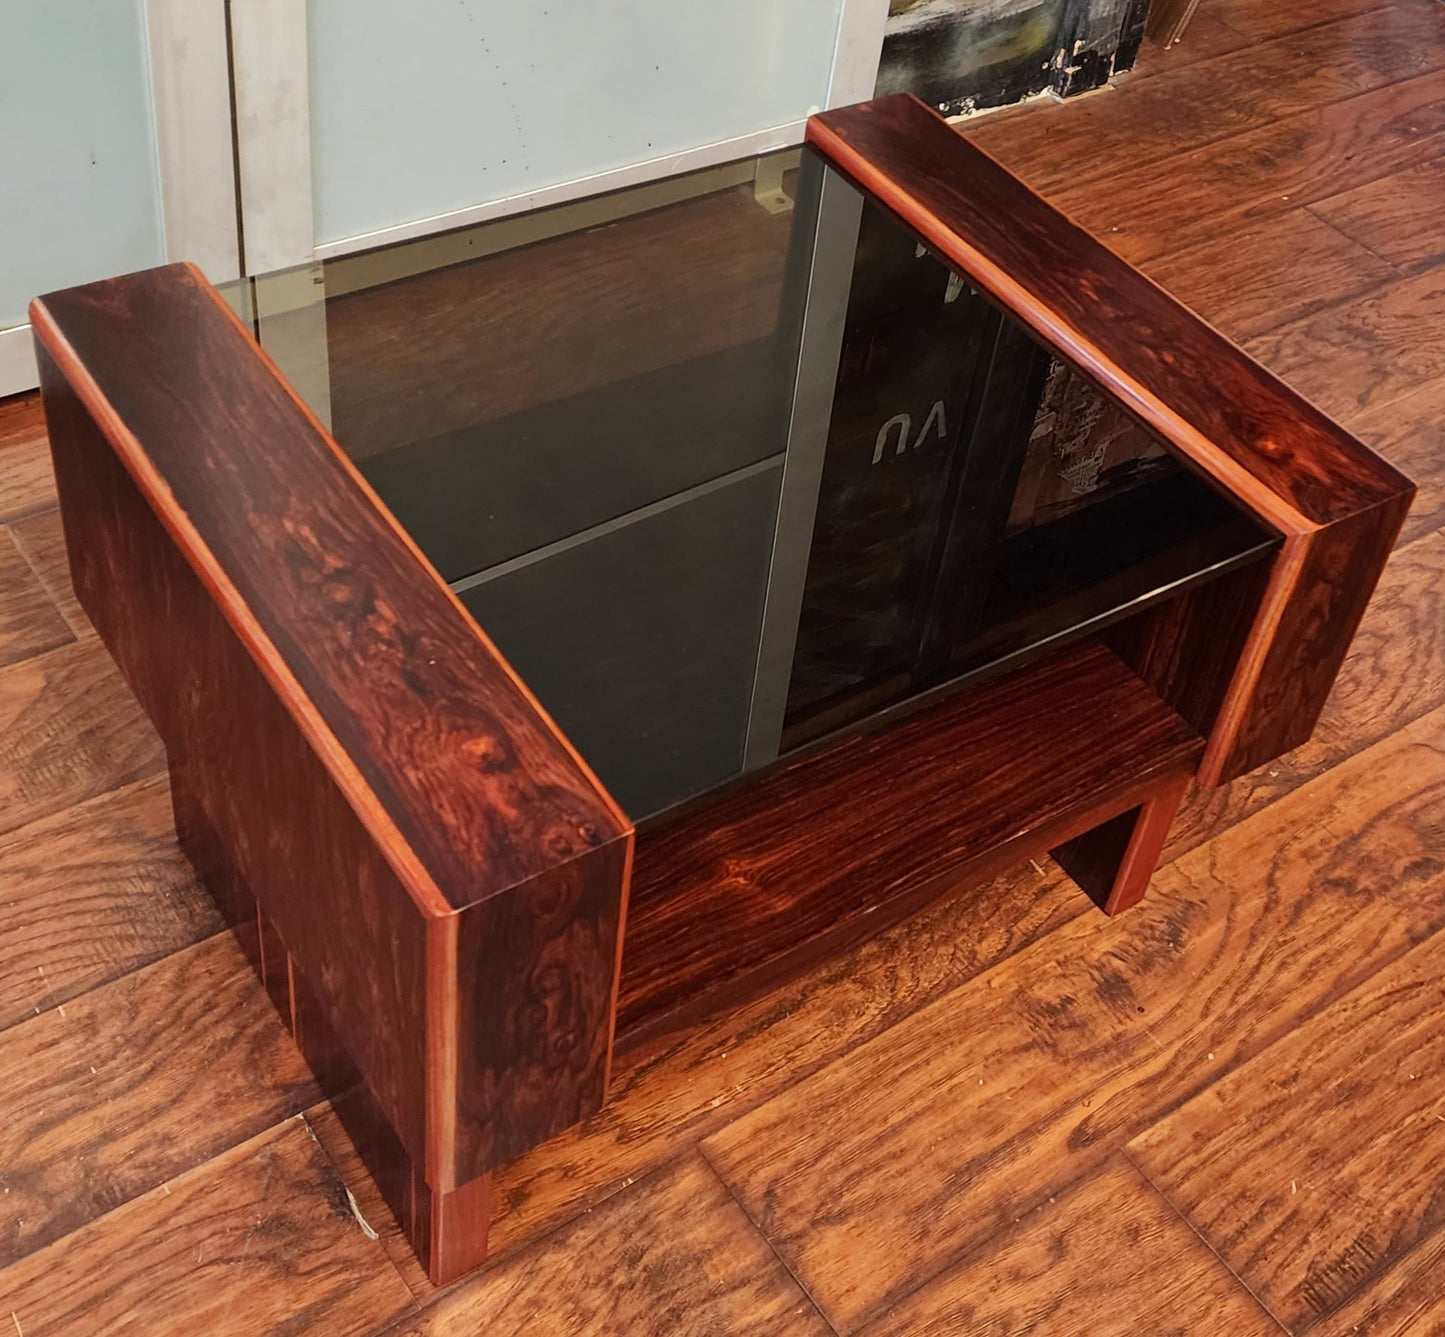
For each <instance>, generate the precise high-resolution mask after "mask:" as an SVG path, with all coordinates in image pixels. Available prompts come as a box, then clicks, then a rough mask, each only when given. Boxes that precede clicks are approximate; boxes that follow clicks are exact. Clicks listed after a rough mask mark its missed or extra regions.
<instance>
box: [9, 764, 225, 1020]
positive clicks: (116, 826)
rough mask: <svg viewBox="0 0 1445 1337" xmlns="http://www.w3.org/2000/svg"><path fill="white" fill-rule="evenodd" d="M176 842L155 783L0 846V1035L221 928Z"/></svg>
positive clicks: (84, 806)
mask: <svg viewBox="0 0 1445 1337" xmlns="http://www.w3.org/2000/svg"><path fill="white" fill-rule="evenodd" d="M224 927H225V926H224V924H223V923H222V922H221V918H220V915H219V914H217V912H216V907H215V905H214V904H213V903H212V901H211V899H210V897H209V896H207V895H206V893H205V890H204V889H203V888H202V887H201V885H200V884H199V883H198V882H197V881H196V877H195V874H194V873H193V872H192V870H191V866H190V864H188V863H187V862H186V860H185V857H184V856H183V855H182V854H181V852H180V849H179V848H178V846H177V845H176V839H175V833H174V831H173V830H172V828H171V804H170V794H169V790H168V788H167V786H166V782H165V780H164V779H163V778H160V777H157V778H155V779H151V780H143V781H141V782H139V783H138V784H134V785H128V786H127V787H125V788H124V789H119V790H116V791H115V792H113V793H110V794H105V795H102V796H101V797H99V798H95V799H92V800H90V801H89V802H88V803H81V804H77V805H76V806H75V807H73V808H67V809H66V810H65V811H64V812H60V813H55V814H53V815H52V816H50V817H47V818H44V819H42V820H41V821H38V822H33V823H32V824H31V825H29V826H24V827H21V828H20V829H19V830H17V831H13V832H11V833H10V834H8V835H6V836H4V837H0V942H3V943H4V944H5V952H4V955H3V957H0V1028H3V1027H6V1026H12V1025H14V1024H15V1023H16V1022H18V1021H22V1020H24V1019H25V1018H26V1017H29V1016H32V1015H34V1014H35V1013H37V1012H48V1011H50V1010H52V1009H53V1008H54V1007H55V1006H56V1005H57V1004H60V1003H67V1002H69V1001H70V999H72V998H74V997H76V996H77V995H78V994H81V993H84V992H86V991H87V990H90V989H93V988H95V987H96V986H97V985H101V984H105V983H107V982H108V981H110V980H113V979H116V978H118V977H119V976H121V975H124V974H127V973H128V972H130V971H133V970H135V969H137V968H138V967H140V966H144V965H148V964H150V963H151V962H152V961H157V960H159V959H160V958H162V957H164V956H168V955H169V954H170V953H172V952H175V951H179V950H180V949H181V948H183V947H188V946H190V945H191V944H192V943H196V942H199V941H201V939H203V938H207V937H210V936H211V935H212V934H215V933H217V932H219V931H220V930H221V929H222V928H224Z"/></svg>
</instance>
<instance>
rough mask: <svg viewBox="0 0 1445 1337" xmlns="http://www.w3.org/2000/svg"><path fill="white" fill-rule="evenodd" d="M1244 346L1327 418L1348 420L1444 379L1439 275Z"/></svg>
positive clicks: (1444, 285)
mask: <svg viewBox="0 0 1445 1337" xmlns="http://www.w3.org/2000/svg"><path fill="white" fill-rule="evenodd" d="M1246 347H1247V348H1248V350H1249V352H1250V353H1251V354H1253V355H1254V356H1255V357H1257V358H1258V359H1259V360H1260V361H1261V362H1263V363H1264V364H1265V365H1266V366H1268V367H1269V368H1270V369H1271V370H1272V371H1274V372H1275V373H1276V374H1277V375H1279V376H1282V377H1283V378H1284V379H1285V380H1287V381H1288V382H1289V383H1290V384H1291V385H1293V386H1294V387H1295V389H1297V390H1298V391H1299V392H1300V393H1301V394H1304V395H1307V396H1309V398H1310V399H1311V400H1313V401H1314V402H1315V403H1316V404H1318V405H1319V406H1320V408H1322V409H1323V410H1324V411H1325V412H1326V413H1332V414H1335V415H1336V416H1337V417H1339V418H1340V419H1341V420H1342V421H1344V422H1350V421H1352V420H1353V418H1354V417H1356V416H1357V415H1358V414H1359V413H1360V412H1362V411H1363V410H1366V409H1381V408H1384V407H1386V406H1387V405H1389V404H1392V403H1394V402H1395V401H1396V400H1399V399H1403V398H1404V397H1405V396H1406V395H1408V394H1410V393H1411V392H1412V391H1415V390H1419V389H1420V388H1421V387H1423V386H1425V385H1428V384H1430V383H1432V382H1434V381H1437V380H1439V379H1440V378H1441V377H1442V376H1445V274H1442V273H1441V272H1440V271H1438V270H1428V271H1427V272H1425V273H1423V274H1420V275H1417V276H1416V277H1414V278H1411V279H1406V280H1405V281H1404V282H1402V283H1396V284H1392V285H1391V286H1390V287H1388V288H1385V289H1383V290H1381V291H1380V292H1378V293H1372V294H1370V295H1368V296H1366V297H1362V298H1360V299H1358V300H1357V301H1354V302H1349V303H1346V304H1345V305H1344V306H1340V307H1336V308H1334V309H1332V310H1329V311H1324V312H1321V313H1320V314H1319V315H1316V316H1310V317H1308V318H1306V319H1305V320H1301V321H1295V322H1292V323H1291V324H1289V325H1285V326H1282V327H1281V328H1280V329H1278V330H1275V331H1273V332H1272V333H1270V334H1266V335H1262V336H1261V337H1259V338H1257V339H1251V340H1250V341H1249V343H1248V344H1247V345H1246Z"/></svg>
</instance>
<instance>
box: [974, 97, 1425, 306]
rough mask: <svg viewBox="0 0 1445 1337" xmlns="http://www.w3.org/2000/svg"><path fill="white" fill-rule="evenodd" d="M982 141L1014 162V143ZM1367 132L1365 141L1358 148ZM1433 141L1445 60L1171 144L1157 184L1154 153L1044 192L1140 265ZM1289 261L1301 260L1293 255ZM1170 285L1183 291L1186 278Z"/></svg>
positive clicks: (1409, 155)
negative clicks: (1244, 126) (1356, 91)
mask: <svg viewBox="0 0 1445 1337" xmlns="http://www.w3.org/2000/svg"><path fill="white" fill-rule="evenodd" d="M983 142H984V147H985V148H987V149H989V150H990V151H992V152H995V153H997V154H998V155H999V157H1000V158H1001V160H1002V161H1003V162H1004V163H1005V164H1006V165H1008V166H1009V167H1010V168H1012V169H1015V170H1017V168H1018V165H1019V164H1018V163H1017V162H1016V157H1017V152H1018V150H1017V149H1016V147H1015V146H1014V145H1012V144H1000V143H995V142H993V141H991V140H985V141H983ZM1365 143H1368V145H1369V151H1368V152H1362V151H1361V150H1360V146H1361V145H1362V144H1365ZM1442 151H1445V70H1435V71H1432V72H1430V73H1428V74H1424V75H1421V76H1419V77H1418V78H1415V79H1408V80H1405V81H1404V82H1401V83H1397V84H1390V85H1388V86H1387V87H1384V88H1377V89H1374V90H1372V91H1370V92H1368V93H1362V94H1360V95H1359V96H1357V97H1353V98H1347V99H1345V100H1344V101H1342V102H1333V103H1329V104H1327V105H1323V106H1314V107H1310V108H1309V109H1308V110H1305V111H1302V112H1300V113H1299V114H1298V115H1296V116H1291V117H1286V118H1285V119H1283V120H1279V121H1271V122H1270V123H1269V124H1267V125H1263V126H1259V127H1258V128H1257V129H1254V130H1250V131H1247V132H1245V133H1244V134H1238V135H1231V136H1230V137H1229V138H1227V139H1223V140H1220V141H1218V142H1216V143H1213V144H1210V145H1208V146H1206V147H1204V148H1200V149H1195V150H1193V151H1191V152H1189V153H1186V154H1181V155H1180V156H1178V157H1177V158H1174V159H1171V160H1170V179H1169V186H1168V189H1167V190H1161V189H1159V182H1160V171H1161V169H1160V167H1159V165H1158V164H1157V163H1143V164H1140V165H1137V166H1135V165H1133V164H1132V162H1131V161H1130V160H1129V159H1124V160H1122V161H1118V160H1115V161H1114V163H1113V167H1112V170H1111V171H1110V173H1109V175H1108V177H1107V178H1106V179H1104V180H1102V181H1086V182H1080V183H1078V184H1075V183H1073V182H1071V181H1068V180H1062V181H1059V182H1057V183H1056V184H1050V185H1049V186H1048V196H1049V198H1050V199H1051V200H1052V201H1053V203H1054V204H1056V205H1057V206H1058V207H1059V208H1061V209H1063V210H1064V211H1065V212H1066V213H1067V214H1069V216H1070V217H1071V218H1073V219H1074V220H1075V221H1076V222H1078V223H1080V224H1081V225H1082V226H1084V227H1086V228H1088V229H1090V230H1091V231H1092V232H1094V233H1095V234H1096V235H1097V236H1099V237H1102V238H1103V239H1104V240H1106V241H1107V242H1108V243H1109V248H1110V249H1111V250H1113V251H1115V252H1117V253H1118V254H1119V255H1121V256H1122V257H1123V258H1124V259H1126V260H1128V261H1130V262H1131V263H1133V264H1136V265H1142V266H1144V268H1145V269H1146V270H1147V269H1149V268H1150V266H1151V264H1152V263H1153V262H1157V261H1161V260H1167V258H1168V257H1169V256H1171V255H1172V254H1173V253H1174V252H1175V251H1176V250H1177V249H1182V248H1187V247H1192V246H1197V245H1200V244H1201V243H1204V242H1210V241H1213V240H1215V239H1216V238H1220V237H1224V236H1228V235H1229V234H1230V233H1232V232H1233V231H1234V230H1235V229H1236V228H1240V227H1253V226H1255V225H1260V224H1267V223H1269V222H1270V221H1271V220H1273V219H1275V218H1278V217H1280V216H1282V215H1285V214H1288V213H1290V212H1293V211H1294V210H1296V209H1298V208H1300V207H1301V206H1307V205H1309V204H1310V203H1311V202H1312V201H1317V200H1322V199H1325V198H1327V197H1329V196H1331V195H1335V194H1338V193H1340V192H1342V191H1345V190H1348V189H1350V188H1352V187H1355V186H1359V185H1362V184H1364V183H1367V182H1371V181H1376V180H1379V179H1380V178H1382V177H1387V176H1389V175H1391V174H1392V173H1395V172H1398V171H1400V170H1402V169H1404V168H1407V167H1409V166H1411V165H1414V164H1418V163H1421V162H1425V161H1429V160H1430V159H1433V158H1435V157H1438V156H1439V155H1440V153H1441V152H1442ZM1024 175H1025V176H1026V178H1027V177H1028V173H1027V172H1025V173H1024ZM1028 179H1030V180H1032V178H1028ZM1034 184H1035V185H1037V184H1038V183H1037V182H1036V181H1035V182H1034ZM1290 269H1291V271H1292V272H1294V273H1298V272H1299V271H1298V270H1297V269H1296V268H1295V266H1294V264H1291V265H1290ZM1177 295H1178V296H1180V297H1181V298H1182V299H1183V300H1184V301H1186V302H1188V301H1189V300H1190V294H1189V292H1188V289H1187V288H1184V287H1180V288H1178V289H1177Z"/></svg>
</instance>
